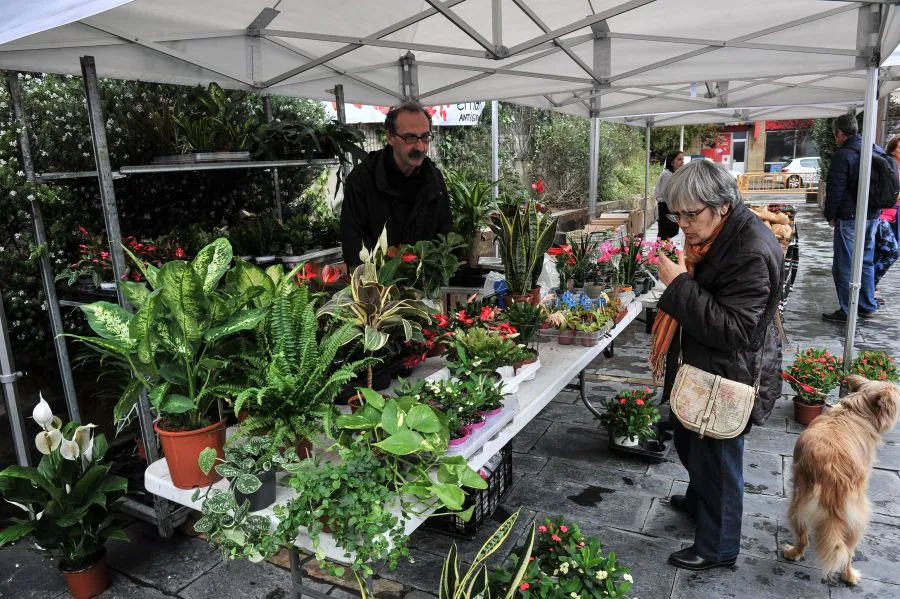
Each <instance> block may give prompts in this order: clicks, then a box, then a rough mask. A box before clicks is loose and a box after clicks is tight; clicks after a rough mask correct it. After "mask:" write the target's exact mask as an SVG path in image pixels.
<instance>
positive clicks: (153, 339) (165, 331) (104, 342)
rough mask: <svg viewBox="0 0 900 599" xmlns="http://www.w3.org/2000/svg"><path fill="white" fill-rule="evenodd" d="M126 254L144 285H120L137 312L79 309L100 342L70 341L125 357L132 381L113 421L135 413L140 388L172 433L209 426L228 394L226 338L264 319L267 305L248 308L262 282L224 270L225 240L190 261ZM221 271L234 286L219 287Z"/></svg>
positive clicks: (103, 305) (104, 306) (228, 256)
mask: <svg viewBox="0 0 900 599" xmlns="http://www.w3.org/2000/svg"><path fill="white" fill-rule="evenodd" d="M126 252H127V250H126ZM129 255H131V257H132V259H133V260H134V261H135V263H136V264H137V267H138V268H139V269H140V270H141V272H142V273H143V275H144V277H145V279H146V280H147V283H135V282H121V283H120V284H119V285H120V288H121V289H122V291H123V293H124V295H125V297H126V298H127V299H128V301H129V303H131V305H132V306H134V307H135V308H136V309H137V313H135V314H132V313H130V312H128V311H126V310H124V309H123V308H121V307H120V306H118V305H116V304H111V303H109V302H95V303H93V304H88V305H86V306H82V308H81V309H82V311H83V312H84V313H85V315H86V316H87V320H88V325H89V326H90V327H91V329H92V330H93V331H94V333H96V334H97V337H87V336H80V335H73V337H74V338H76V339H78V340H79V341H82V342H84V343H85V344H87V345H88V347H90V348H92V349H94V350H96V351H98V352H100V353H101V354H104V355H108V356H118V357H121V358H123V359H125V360H127V362H128V364H129V367H130V368H131V371H132V373H133V374H134V377H135V378H134V380H133V381H132V382H131V383H130V384H129V385H128V387H126V388H125V390H124V391H123V393H122V397H121V398H120V400H119V403H118V404H117V405H116V408H115V410H114V415H115V418H116V419H117V420H118V419H119V418H122V417H124V416H125V415H126V414H128V413H129V412H130V411H131V410H132V409H133V406H134V404H135V401H136V398H137V395H138V392H139V391H140V389H141V387H143V388H145V389H147V391H148V392H149V395H150V404H151V407H152V408H153V410H154V412H155V413H156V415H157V417H159V418H163V417H164V418H165V419H166V421H167V422H166V423H165V426H166V427H167V428H168V429H169V430H195V429H198V428H202V427H203V426H208V425H209V424H210V420H209V418H210V416H211V414H212V408H213V406H215V405H216V402H217V399H219V398H224V395H225V393H226V392H227V389H225V388H222V387H219V386H218V383H219V382H220V379H221V377H222V375H223V373H224V372H225V370H226V369H227V367H228V364H229V362H228V360H229V359H230V358H231V354H230V353H229V352H227V351H224V350H223V347H224V343H225V341H227V340H228V339H229V338H230V337H232V336H234V335H236V334H238V333H240V332H242V331H247V330H249V329H253V328H255V327H256V326H257V325H258V324H259V322H260V321H261V320H262V319H263V317H265V315H266V311H267V309H268V308H267V305H260V306H258V307H255V308H253V307H251V301H252V300H253V299H254V298H258V297H259V296H260V295H262V294H263V293H265V291H266V290H265V288H264V287H260V286H258V285H255V284H254V283H255V282H256V281H259V283H260V284H262V281H261V279H256V280H254V279H252V278H248V277H244V276H240V275H239V273H247V272H250V271H248V270H247V269H246V267H244V266H242V264H243V263H242V262H241V261H240V260H239V261H238V264H237V265H236V266H235V267H234V268H232V269H231V270H229V264H230V263H231V260H232V253H231V245H230V244H229V243H228V241H227V240H225V239H217V240H216V241H214V242H213V243H211V244H209V245H208V246H206V247H205V248H203V249H202V250H200V252H199V253H198V254H197V257H196V258H194V260H193V261H191V262H185V261H181V260H175V261H172V262H167V263H166V264H164V265H163V266H162V267H161V268H156V267H155V266H152V265H149V264H145V263H143V261H140V260H138V259H136V258H135V257H134V256H133V255H132V254H130V252H129ZM257 270H258V269H257ZM260 272H262V271H260ZM226 273H228V276H229V277H230V278H231V279H232V284H230V285H226V286H225V287H224V288H220V280H221V279H222V277H223V276H224V275H226ZM265 278H266V280H267V281H269V284H270V285H271V284H272V283H271V280H269V279H268V278H267V277H265Z"/></svg>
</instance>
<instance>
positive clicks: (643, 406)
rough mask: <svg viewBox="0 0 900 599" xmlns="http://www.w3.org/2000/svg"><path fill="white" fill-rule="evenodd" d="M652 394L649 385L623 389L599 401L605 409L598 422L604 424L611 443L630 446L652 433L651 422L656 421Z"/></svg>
mask: <svg viewBox="0 0 900 599" xmlns="http://www.w3.org/2000/svg"><path fill="white" fill-rule="evenodd" d="M654 395H656V394H655V393H654V392H653V391H652V390H651V389H650V387H646V388H644V389H635V390H633V391H623V392H621V393H618V394H616V396H615V397H613V398H611V399H610V398H606V399H604V400H602V401H601V405H602V406H603V408H604V409H605V410H606V412H605V413H604V414H603V416H602V417H601V418H600V424H602V425H603V426H605V427H606V430H607V431H608V432H609V438H610V440H611V441H612V442H613V443H615V444H616V445H621V446H623V447H634V446H636V445H638V443H639V442H640V441H645V440H647V439H652V438H653V437H654V436H655V435H656V433H655V431H654V430H653V424H654V423H655V422H656V421H657V420H659V411H658V410H657V409H656V406H654V405H653V397H654Z"/></svg>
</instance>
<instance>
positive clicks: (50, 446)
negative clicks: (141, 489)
mask: <svg viewBox="0 0 900 599" xmlns="http://www.w3.org/2000/svg"><path fill="white" fill-rule="evenodd" d="M32 417H33V418H34V421H35V422H37V423H38V424H39V425H40V426H41V428H42V429H43V430H42V431H41V432H40V433H38V435H37V438H36V439H35V445H36V446H37V449H38V451H40V452H41V454H43V455H42V457H41V461H40V463H39V464H38V465H37V466H36V467H31V466H8V467H7V468H6V469H4V470H3V472H0V496H2V497H3V499H4V500H6V501H7V502H8V503H11V504H12V505H15V506H16V507H19V508H21V509H23V510H24V511H25V512H26V513H27V514H28V517H27V518H11V521H12V523H13V524H12V525H11V526H9V527H8V528H6V529H5V530H3V531H2V532H0V547H3V546H5V545H8V544H10V543H13V542H15V541H18V540H19V539H23V538H26V537H29V538H30V539H31V540H32V541H33V542H34V545H35V547H36V548H37V549H38V550H39V551H41V552H42V553H44V554H45V555H48V556H50V557H52V558H55V559H57V560H58V561H59V568H60V569H61V570H62V572H63V575H64V576H65V579H66V584H67V585H68V587H69V591H70V592H71V593H72V596H73V597H74V598H75V599H88V598H89V597H95V596H97V595H99V594H100V593H102V592H103V591H105V590H106V588H107V587H108V586H109V575H108V573H107V569H106V550H105V548H104V544H105V542H106V540H107V539H121V540H124V541H127V540H128V537H127V536H126V535H125V532H124V531H122V530H121V529H120V528H118V527H117V524H116V520H115V517H114V516H113V515H112V514H111V513H110V509H111V505H112V503H113V501H115V500H116V499H118V498H119V497H121V496H122V495H124V494H125V492H126V491H127V490H128V481H127V479H125V478H123V477H121V476H115V475H111V474H110V473H109V468H110V466H109V464H108V463H105V458H106V450H107V444H106V438H105V437H104V436H103V435H96V436H94V435H92V434H91V429H93V428H94V427H95V425H93V424H87V425H84V426H79V425H78V423H76V422H70V423H68V424H67V425H65V426H62V421H61V420H60V419H59V418H57V417H55V416H53V413H52V412H51V410H50V406H49V405H48V404H47V402H45V401H44V399H43V397H41V399H40V402H39V403H38V405H37V406H36V407H35V408H34V411H33V412H32Z"/></svg>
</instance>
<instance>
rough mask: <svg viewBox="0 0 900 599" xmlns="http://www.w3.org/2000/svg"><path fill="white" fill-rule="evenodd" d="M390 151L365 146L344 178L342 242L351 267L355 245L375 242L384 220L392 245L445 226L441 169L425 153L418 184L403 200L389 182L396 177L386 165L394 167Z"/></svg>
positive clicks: (446, 199) (447, 215)
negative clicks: (359, 159) (368, 149)
mask: <svg viewBox="0 0 900 599" xmlns="http://www.w3.org/2000/svg"><path fill="white" fill-rule="evenodd" d="M390 152H391V147H390V146H387V147H386V148H384V149H382V150H377V151H375V152H369V155H368V157H367V158H366V159H365V160H364V161H363V162H361V163H360V164H358V165H357V166H356V168H354V169H353V171H352V172H351V173H350V175H349V176H348V177H347V181H346V182H345V184H344V204H343V208H342V210H341V245H342V247H343V250H344V260H345V261H346V263H347V266H349V267H351V268H352V267H354V266H357V265H358V264H359V263H360V259H359V250H360V249H362V247H363V246H365V247H367V248H369V249H372V248H373V247H375V244H376V242H377V241H378V236H379V235H381V231H382V230H383V229H384V227H385V225H387V233H388V235H387V237H388V244H389V245H392V246H399V245H402V244H407V243H415V242H417V241H423V240H429V239H435V238H436V237H437V236H438V235H439V234H441V233H443V234H445V235H446V234H447V233H449V232H450V228H451V225H452V216H451V213H450V196H449V195H448V193H447V185H446V183H444V177H443V175H441V171H439V170H438V168H437V167H436V166H435V164H434V162H432V161H431V159H430V158H428V157H427V156H426V157H425V160H424V161H423V162H422V165H421V166H420V167H419V168H418V173H416V178H417V180H418V181H419V183H420V187H419V188H418V190H417V192H416V193H415V194H414V198H410V199H411V200H412V201H411V202H410V205H408V206H407V205H405V204H404V202H407V201H408V199H407V198H404V197H403V195H402V191H398V190H395V189H393V188H392V187H391V185H390V180H391V179H392V178H395V177H392V176H391V175H390V174H389V173H388V171H387V169H389V168H391V169H393V168H396V167H395V166H394V165H393V158H392V157H391V156H389V153H390Z"/></svg>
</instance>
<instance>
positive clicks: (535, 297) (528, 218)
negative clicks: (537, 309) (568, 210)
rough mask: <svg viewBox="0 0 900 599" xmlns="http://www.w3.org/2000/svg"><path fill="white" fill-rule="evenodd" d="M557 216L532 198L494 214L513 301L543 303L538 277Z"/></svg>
mask: <svg viewBox="0 0 900 599" xmlns="http://www.w3.org/2000/svg"><path fill="white" fill-rule="evenodd" d="M557 220H558V219H557V218H556V217H554V216H550V215H548V214H544V213H541V212H539V211H538V209H537V207H536V206H535V204H534V202H533V201H527V202H525V205H524V206H522V207H520V206H519V204H518V203H509V204H505V205H503V206H501V207H500V209H499V210H498V212H496V213H494V214H492V215H491V221H490V226H491V230H493V232H494V234H495V235H496V236H497V240H498V242H499V244H500V257H501V258H502V260H503V268H504V272H505V274H506V286H507V289H508V290H509V293H510V295H512V297H513V301H525V300H527V301H530V302H531V303H533V304H537V303H539V302H540V291H539V288H538V287H537V278H538V276H540V274H541V269H542V268H543V266H544V254H545V253H546V252H547V250H549V249H550V246H551V245H552V244H553V238H554V236H555V235H556V224H557Z"/></svg>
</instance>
